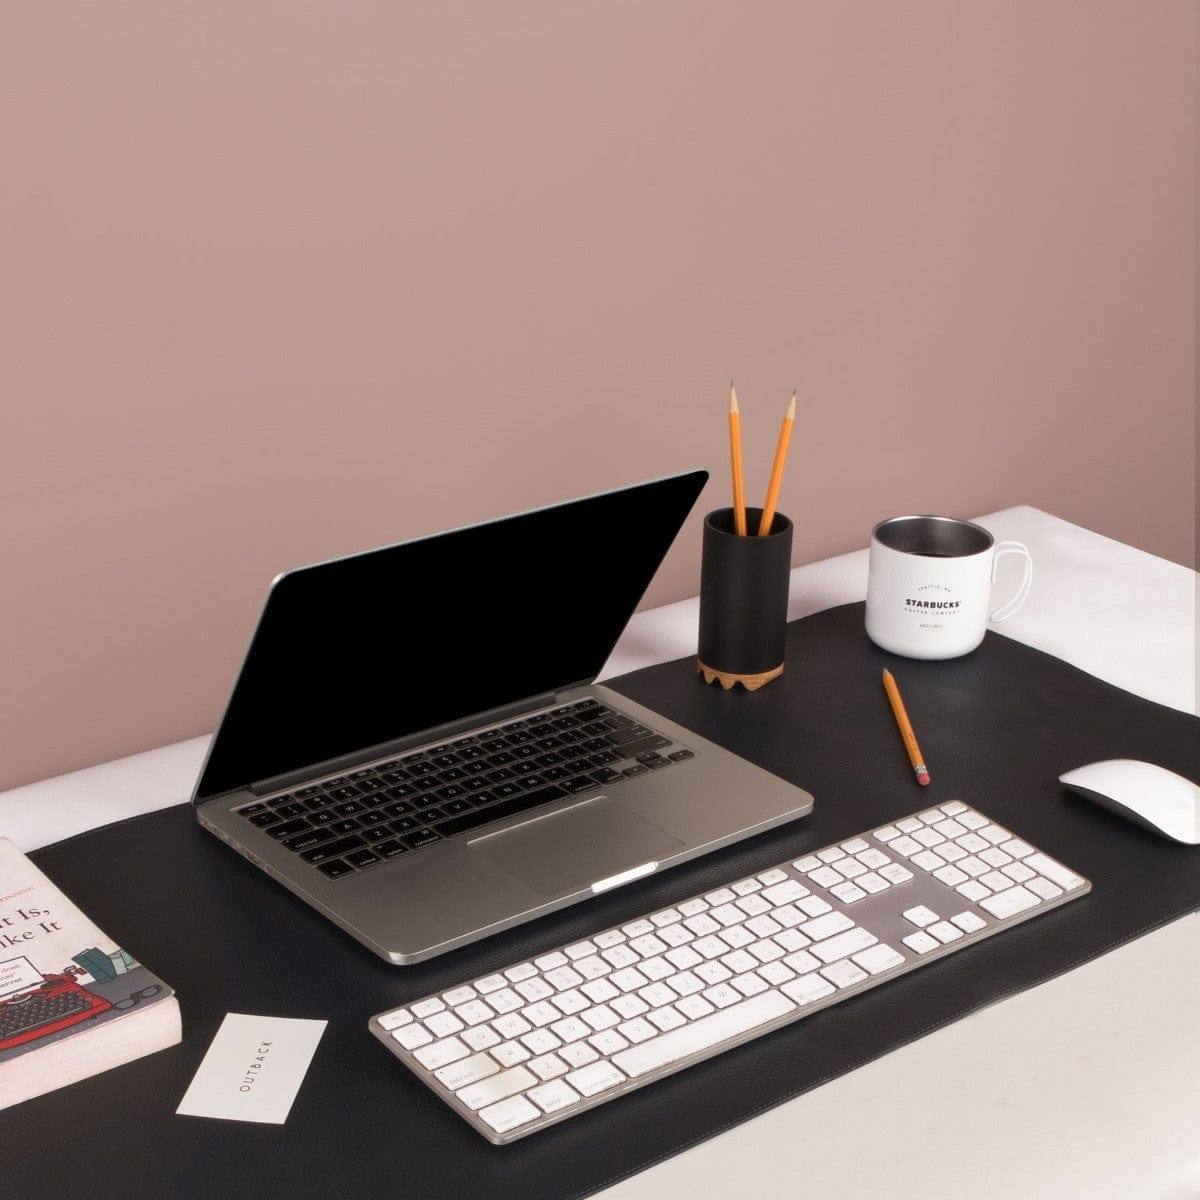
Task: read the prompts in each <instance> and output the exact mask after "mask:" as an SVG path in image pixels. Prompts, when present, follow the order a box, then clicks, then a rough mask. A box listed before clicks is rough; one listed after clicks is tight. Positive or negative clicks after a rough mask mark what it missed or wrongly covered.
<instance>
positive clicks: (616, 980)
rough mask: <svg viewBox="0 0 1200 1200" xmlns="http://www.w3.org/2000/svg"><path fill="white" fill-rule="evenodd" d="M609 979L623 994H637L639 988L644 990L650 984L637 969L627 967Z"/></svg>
mask: <svg viewBox="0 0 1200 1200" xmlns="http://www.w3.org/2000/svg"><path fill="white" fill-rule="evenodd" d="M608 978H609V982H610V983H611V984H612V985H613V986H614V987H618V988H620V989H621V991H623V992H636V991H637V990H638V988H643V987H645V986H646V984H648V983H649V982H650V980H648V979H647V978H646V977H645V975H643V974H642V973H641V971H639V970H638V969H637V968H636V967H626V968H625V969H624V970H621V971H615V972H614V973H613V974H612V975H610V976H609V977H608Z"/></svg>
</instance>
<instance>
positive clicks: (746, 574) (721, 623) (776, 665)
mask: <svg viewBox="0 0 1200 1200" xmlns="http://www.w3.org/2000/svg"><path fill="white" fill-rule="evenodd" d="M761 515H762V510H761V509H758V508H748V509H746V531H747V533H746V536H745V537H739V536H738V535H737V534H736V533H734V531H733V509H732V508H718V509H717V510H716V512H711V513H709V514H708V516H707V517H705V518H704V548H703V555H702V558H701V563H700V653H699V661H698V663H697V667H698V669H699V671H700V674H701V675H703V676H704V681H705V683H712V682H713V681H714V680H717V681H719V682H720V684H721V686H722V687H724V688H727V689H728V688H731V687H733V685H734V684H735V683H740V684H741V685H742V686H743V687H744V688H746V690H747V691H751V692H753V691H757V690H758V689H759V688H760V687H762V686H763V684H764V683H770V681H771V680H772V679H775V678H776V677H777V676H779V675H782V674H783V652H784V641H785V638H786V634H787V606H788V579H789V576H790V574H791V569H792V523H791V521H789V520H788V518H787V517H785V516H784V515H783V513H780V512H777V513H776V514H775V519H774V520H773V521H772V522H771V532H770V533H769V534H767V536H766V537H757V536H755V535H756V533H757V530H758V519H759V517H760V516H761Z"/></svg>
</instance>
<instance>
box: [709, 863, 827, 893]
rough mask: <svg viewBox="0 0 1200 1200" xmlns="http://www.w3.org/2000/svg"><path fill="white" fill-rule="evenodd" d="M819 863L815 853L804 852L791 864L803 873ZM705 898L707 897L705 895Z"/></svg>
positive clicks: (811, 869) (813, 869)
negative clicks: (801, 856)
mask: <svg viewBox="0 0 1200 1200" xmlns="http://www.w3.org/2000/svg"><path fill="white" fill-rule="evenodd" d="M820 865H821V860H820V859H819V858H818V857H817V856H816V855H815V854H806V855H805V856H804V857H803V858H798V859H796V861H795V862H794V863H792V866H793V867H795V868H796V870H797V871H802V872H803V873H804V874H805V875H807V874H808V873H809V871H815V870H816V869H817V868H818V867H819V866H820ZM706 898H707V897H706Z"/></svg>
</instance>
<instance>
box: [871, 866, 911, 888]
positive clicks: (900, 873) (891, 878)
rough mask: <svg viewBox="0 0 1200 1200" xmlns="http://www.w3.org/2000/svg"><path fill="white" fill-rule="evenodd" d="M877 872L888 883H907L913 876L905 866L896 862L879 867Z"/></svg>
mask: <svg viewBox="0 0 1200 1200" xmlns="http://www.w3.org/2000/svg"><path fill="white" fill-rule="evenodd" d="M879 873H880V875H882V876H883V877H884V879H886V880H887V881H888V883H907V882H908V881H909V880H910V879H911V878H912V877H913V873H912V872H911V871H910V870H909V869H908V868H907V867H902V866H901V865H900V864H899V863H897V862H890V863H888V865H887V866H886V867H880V868H879Z"/></svg>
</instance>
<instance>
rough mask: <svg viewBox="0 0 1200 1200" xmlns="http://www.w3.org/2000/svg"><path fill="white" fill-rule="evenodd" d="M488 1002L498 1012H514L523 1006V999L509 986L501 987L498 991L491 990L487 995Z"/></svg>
mask: <svg viewBox="0 0 1200 1200" xmlns="http://www.w3.org/2000/svg"><path fill="white" fill-rule="evenodd" d="M488 1003H489V1004H490V1005H491V1006H492V1007H493V1008H494V1009H495V1010H496V1011H497V1012H498V1013H502V1014H503V1013H510V1012H515V1011H516V1010H517V1009H518V1008H524V1007H525V1001H524V1000H522V999H521V997H520V996H518V995H517V993H516V992H514V991H513V990H512V988H510V987H505V988H502V989H501V990H500V991H498V992H492V993H491V994H490V995H489V996H488Z"/></svg>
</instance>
